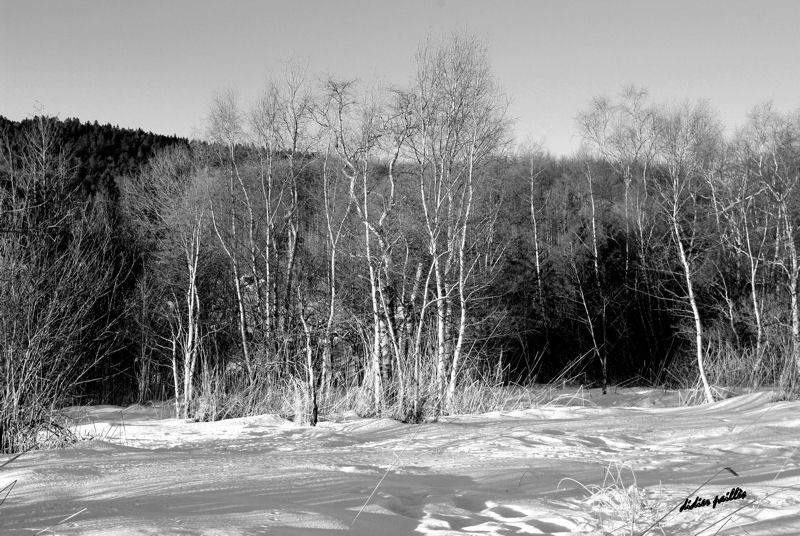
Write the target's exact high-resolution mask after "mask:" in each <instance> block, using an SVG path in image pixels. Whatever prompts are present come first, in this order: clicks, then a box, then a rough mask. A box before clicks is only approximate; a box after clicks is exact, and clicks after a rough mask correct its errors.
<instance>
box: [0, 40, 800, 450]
mask: <svg viewBox="0 0 800 536" xmlns="http://www.w3.org/2000/svg"><path fill="white" fill-rule="evenodd" d="M507 105H508V100H507V97H506V96H505V95H504V94H503V92H502V89H501V88H500V86H499V84H498V82H497V81H496V80H495V78H494V76H493V74H492V71H491V67H490V65H489V61H488V56H487V51H486V48H485V47H484V46H483V45H482V44H481V43H480V42H479V41H477V40H476V39H474V38H472V37H469V36H464V35H456V36H451V37H450V38H448V39H445V40H442V41H441V42H432V41H431V42H426V43H425V44H423V46H421V47H420V50H419V52H418V54H417V56H416V58H415V70H414V76H413V77H412V79H411V80H410V81H409V83H408V84H407V85H405V86H404V87H396V88H389V89H374V88H371V87H369V86H368V85H366V84H363V83H359V82H357V81H352V80H339V79H336V78H332V77H329V78H326V79H323V80H317V79H314V78H313V77H311V76H310V75H309V74H308V73H306V72H305V71H303V70H302V69H299V68H297V67H290V68H287V70H286V72H285V73H283V75H282V76H279V77H276V78H275V79H274V80H273V81H272V82H270V83H269V84H268V85H267V87H266V88H265V90H264V91H263V95H262V97H261V98H260V99H259V100H258V101H257V102H256V103H254V104H252V105H251V106H244V105H243V104H242V103H241V102H240V101H239V99H238V98H237V96H236V93H235V92H233V91H227V92H222V93H220V94H219V95H218V96H217V97H216V98H215V99H214V101H213V102H212V103H211V106H210V109H209V113H208V117H207V118H206V127H207V135H206V139H205V140H204V141H203V142H202V143H201V142H192V143H188V142H184V141H182V140H177V139H171V140H169V141H170V143H167V145H169V147H167V148H163V149H161V150H159V151H157V152H154V154H153V156H152V157H150V158H148V159H147V161H146V163H145V164H143V165H141V166H140V165H139V164H136V165H134V164H131V163H129V162H135V161H138V160H139V157H140V156H141V157H144V156H145V155H146V156H148V157H149V156H150V153H149V150H144V149H141V148H139V147H137V146H136V144H135V143H133V144H129V145H128V146H127V147H128V148H127V149H126V150H125V151H122V152H121V153H115V154H116V155H117V156H118V157H120V158H121V159H122V160H123V161H125V162H126V163H125V164H124V166H127V167H125V168H124V170H123V168H122V167H119V166H118V167H116V168H114V170H112V171H108V172H107V173H106V172H105V171H103V172H100V175H99V176H101V177H102V176H106V177H108V176H111V175H113V176H114V178H115V180H114V181H113V183H114V185H115V187H114V188H113V189H110V188H102V189H98V188H82V189H81V188H78V189H76V188H75V184H76V181H78V179H79V177H81V175H80V173H81V172H80V171H79V170H80V169H85V168H86V166H85V161H88V159H91V155H90V156H88V157H87V156H80V157H77V158H76V157H75V153H74V152H72V153H70V151H69V143H64V142H63V141H62V138H60V137H59V136H56V135H55V133H54V130H58V128H60V127H58V126H57V125H60V123H59V122H57V121H54V120H50V119H46V118H38V119H36V120H33V121H30V122H29V124H28V125H26V127H25V128H24V129H22V130H21V131H20V132H24V136H21V137H17V138H15V139H16V140H17V141H14V142H11V141H9V139H8V136H5V137H4V144H3V151H2V161H0V180H1V181H2V184H3V188H2V190H0V192H2V193H1V194H0V195H2V198H0V206H1V207H2V210H3V212H2V224H1V225H2V227H3V229H2V233H0V240H2V241H3V242H2V244H3V245H2V249H0V255H2V257H0V258H2V266H3V269H2V272H3V274H4V277H3V279H2V283H0V284H2V285H3V295H4V296H8V298H7V299H5V300H4V302H3V304H2V305H0V308H2V325H1V326H0V330H2V333H1V334H0V336H1V337H2V339H1V340H2V344H3V367H4V375H3V377H4V385H3V387H4V394H3V396H4V408H8V409H4V411H3V415H2V422H1V423H0V439H1V440H2V447H3V448H4V449H7V450H9V449H13V448H19V447H20V439H19V438H20V437H23V436H30V431H31V430H32V429H35V428H36V427H37V426H41V425H42V423H44V422H47V417H48V415H50V413H49V411H50V410H51V409H52V408H53V407H55V406H58V405H59V404H64V403H68V402H70V401H72V400H83V401H86V400H92V401H97V402H110V401H116V402H121V401H133V400H137V401H139V402H144V401H146V400H149V399H153V398H172V397H174V398H175V400H176V414H177V415H178V416H179V417H183V418H186V417H192V418H199V419H211V418H221V417H224V416H230V415H243V414H252V413H254V412H257V411H263V410H264V409H265V408H284V409H285V410H286V411H287V412H289V413H291V414H292V415H293V416H294V417H295V418H296V419H299V420H302V421H305V422H309V423H311V424H314V423H315V422H316V421H317V419H318V418H319V416H320V414H323V415H324V414H327V413H330V412H331V411H333V410H334V409H335V408H336V407H339V405H341V404H350V407H353V408H355V409H356V410H357V411H359V412H360V413H362V414H386V415H391V416H393V417H395V418H398V419H402V420H405V421H411V422H419V421H422V420H426V419H431V418H436V417H438V416H439V415H442V414H447V413H453V412H457V411H458V410H459V400H460V398H459V397H460V396H463V395H464V393H465V392H466V391H468V390H470V389H471V388H473V387H474V386H475V385H479V384H481V385H485V384H491V385H508V384H516V383H533V382H550V381H554V380H556V379H565V380H566V379H568V380H576V381H582V382H584V383H587V384H595V385H598V386H601V387H602V388H603V391H604V392H605V391H606V389H607V386H608V385H609V384H620V383H625V382H637V383H648V384H659V385H678V386H683V387H696V388H697V392H698V393H700V398H701V399H702V400H704V401H712V400H714V399H715V398H717V397H719V396H723V395H724V392H723V391H722V388H724V387H731V386H742V385H746V386H748V387H754V386H758V385H761V384H774V385H779V386H780V387H781V388H783V389H784V390H787V391H793V390H794V389H795V386H796V384H797V383H796V379H797V370H798V368H797V367H798V365H800V313H799V310H798V307H799V306H800V304H798V292H799V290H798V278H799V276H800V259H798V254H797V240H798V231H797V229H796V228H797V226H798V219H797V218H798V210H800V198H798V187H797V183H798V178H800V115H798V113H797V112H792V113H782V112H779V111H776V110H775V109H774V108H773V107H772V106H770V105H761V106H759V107H757V108H755V109H754V110H753V112H752V113H751V114H750V116H749V119H748V121H747V123H746V124H745V125H744V126H742V127H741V128H739V129H738V130H737V131H736V132H735V133H733V134H732V135H726V134H725V132H724V129H723V127H722V125H721V123H720V121H719V120H718V119H717V117H716V115H715V113H714V111H713V109H712V108H711V107H710V105H708V104H707V103H702V102H701V103H684V104H679V105H662V104H659V103H653V102H651V100H650V99H649V98H648V96H647V93H646V91H644V90H642V89H637V88H633V87H630V88H625V89H624V90H623V91H622V92H621V93H620V94H619V95H618V96H616V97H615V98H613V99H608V98H597V99H595V100H594V101H593V102H591V103H589V104H588V105H587V108H586V110H584V111H582V112H581V113H580V114H579V115H578V119H577V124H576V128H577V129H578V131H579V133H580V135H581V137H582V139H583V140H584V142H585V143H584V148H583V150H582V151H581V152H580V153H578V154H577V155H574V156H571V157H567V158H555V157H552V156H550V155H549V154H548V153H547V152H546V151H545V150H544V148H543V147H541V146H538V145H536V144H530V143H528V144H527V145H525V144H523V145H518V146H515V145H514V143H513V140H512V139H511V130H510V127H511V121H510V119H509V117H508V114H507ZM104 137H105V135H104ZM110 137H112V138H113V137H114V136H113V133H111V136H110ZM117 139H118V138H117ZM153 146H154V144H153V143H150V144H148V147H150V148H151V149H152V148H153ZM134 152H135V156H136V158H134V159H133V160H132V161H129V160H126V158H128V157H122V156H120V155H122V154H125V155H131V154H134ZM98 156H99V155H98ZM98 156H95V160H94V161H95V162H96V161H97V158H98ZM106 158H109V156H107V157H106ZM110 158H112V159H113V158H114V156H113V155H112V156H110ZM82 165H83V166H84V167H83V168H82V167H81V166H82ZM104 173H105V175H104ZM109 174H111V175H109ZM93 176H94V175H93ZM77 183H80V181H78V182H77ZM76 397H78V398H76ZM348 397H349V398H348ZM287 401H288V402H287ZM268 403H269V404H273V405H272V406H270V405H268ZM286 408H288V409H286Z"/></svg>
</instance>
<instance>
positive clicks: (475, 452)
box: [0, 389, 800, 536]
mask: <svg viewBox="0 0 800 536" xmlns="http://www.w3.org/2000/svg"><path fill="white" fill-rule="evenodd" d="M674 398H675V397H673V396H670V395H669V393H667V394H665V393H664V391H658V390H643V389H620V390H619V391H618V392H616V393H609V394H608V395H606V396H603V395H601V394H600V393H599V392H598V391H595V390H591V391H589V392H588V396H587V397H586V398H585V399H584V400H585V402H584V405H583V406H582V407H581V406H575V405H564V406H559V405H555V404H549V405H547V406H544V407H540V408H536V409H530V410H524V411H513V412H504V413H500V412H495V413H490V414H484V415H478V416H455V417H446V418H442V419H441V420H440V421H439V422H436V423H428V424H422V425H413V424H403V423H399V422H395V421H392V420H389V419H362V418H358V417H357V416H355V415H344V416H341V418H339V419H337V420H336V421H335V422H322V423H320V424H319V425H318V426H317V427H315V428H309V427H299V426H295V425H294V424H293V423H291V422H289V421H286V420H284V419H281V418H279V417H276V416H271V415H264V416H258V417H249V418H241V419H231V420H224V421H218V422H210V423H202V422H189V421H183V420H178V419H174V418H171V417H170V415H169V409H168V408H167V407H156V406H148V407H142V406H131V407H128V408H120V407H111V406H92V407H80V408H70V409H69V411H68V413H69V414H70V415H71V416H72V417H73V418H75V419H77V421H76V422H78V423H80V424H77V425H76V427H75V429H74V431H75V433H76V434H78V435H79V436H83V437H92V438H94V439H91V440H87V441H82V442H79V443H77V444H76V445H75V446H72V447H69V448H66V449H58V450H49V451H36V452H30V453H27V454H25V455H23V456H21V457H20V458H19V459H17V460H15V461H14V462H12V463H10V464H9V465H7V466H6V467H5V468H3V469H2V470H0V488H2V487H4V486H6V485H8V484H9V483H11V482H13V481H15V480H16V485H15V487H14V488H13V489H12V491H11V493H10V494H9V496H8V498H7V500H6V501H5V503H4V504H2V505H1V506H0V534H2V535H4V536H5V535H9V536H13V535H22V534H24V535H32V534H36V533H38V532H39V531H43V532H41V534H50V535H53V534H57V535H78V534H80V535H84V534H85V535H106V534H112V535H113V534H120V535H250V534H252V535H255V534H277V535H306V534H307V535H316V534H353V535H406V534H424V535H435V536H447V535H467V534H469V535H490V534H494V535H512V534H523V535H524V534H557V535H567V534H598V535H599V534H625V535H628V534H640V533H641V532H642V531H643V530H644V529H646V528H647V526H648V525H649V524H650V523H651V522H655V521H658V520H659V518H661V520H660V522H659V524H658V525H657V526H655V527H653V528H652V529H650V531H649V532H648V534H654V535H661V534H666V535H673V534H678V535H680V534H703V535H709V536H710V535H713V534H717V533H718V534H748V535H751V536H754V535H770V536H774V535H783V534H786V535H797V534H800V467H798V460H800V452H798V447H800V402H785V401H784V402H774V401H773V400H774V399H775V397H774V395H773V394H771V393H769V392H757V393H752V394H747V395H742V396H738V397H734V398H730V399H727V400H723V401H720V402H717V403H715V404H710V405H704V406H695V407H664V406H668V405H670V404H669V401H671V400H674ZM562 401H565V402H566V401H572V404H574V403H575V399H574V398H573V397H563V398H562ZM5 459H7V457H6V458H4V459H2V460H0V463H2V461H5ZM726 467H727V468H729V469H731V470H732V471H729V470H728V469H725V468H726ZM734 472H735V473H736V475H738V476H736V475H734V474H733V473H734ZM709 479H710V480H709ZM701 486H702V487H701ZM697 488H700V489H699V490H698V489H697ZM733 488H739V489H740V490H741V491H742V492H744V493H745V494H746V497H743V498H737V499H735V500H731V501H728V502H724V503H721V504H718V505H717V506H716V507H714V508H712V507H711V506H707V507H698V508H694V509H692V510H686V511H680V509H679V507H680V506H681V505H682V504H683V503H684V500H685V499H687V498H689V499H691V500H693V499H694V497H697V496H700V497H702V498H707V499H709V500H713V499H714V497H715V496H722V495H723V494H725V493H728V492H729V491H730V490H731V489H733ZM740 495H741V494H740ZM620 505H627V506H620ZM76 513H77V515H75V516H74V517H72V518H71V519H69V520H68V521H66V522H63V523H60V522H61V521H62V520H63V519H65V518H67V517H69V516H71V515H73V514H76ZM631 517H634V518H635V520H636V525H635V530H632V529H631ZM45 529H49V530H45ZM720 529H721V530H720Z"/></svg>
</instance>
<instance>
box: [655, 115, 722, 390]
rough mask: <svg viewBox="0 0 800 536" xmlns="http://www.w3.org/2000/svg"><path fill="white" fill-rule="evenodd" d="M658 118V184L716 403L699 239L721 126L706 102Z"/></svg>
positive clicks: (704, 379) (699, 350) (696, 341)
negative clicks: (706, 181)
mask: <svg viewBox="0 0 800 536" xmlns="http://www.w3.org/2000/svg"><path fill="white" fill-rule="evenodd" d="M656 121H657V126H656V129H657V130H656V136H657V138H656V143H657V153H656V158H657V163H658V164H659V165H660V166H663V168H664V170H665V172H666V178H665V180H663V181H657V182H656V184H657V185H658V186H657V187H658V191H659V194H660V196H661V203H662V207H663V211H662V213H663V214H664V216H665V217H666V220H667V223H668V225H669V228H670V230H671V234H672V241H673V244H674V246H675V253H676V255H677V258H678V261H679V264H680V267H681V271H682V278H683V281H684V284H685V292H686V295H685V300H686V304H687V305H688V307H689V309H690V312H691V313H690V314H691V318H692V322H693V328H694V346H695V355H696V361H697V369H698V372H699V375H700V380H701V382H702V386H703V392H704V394H705V398H706V402H709V403H711V402H713V401H714V395H713V393H712V392H711V387H710V385H709V383H708V378H707V376H706V371H705V363H704V346H703V319H702V318H701V316H700V309H699V307H698V301H697V294H696V289H695V287H696V281H695V276H696V266H695V261H696V257H695V256H696V254H697V252H702V250H703V248H702V246H701V245H700V244H698V242H699V241H700V240H701V237H702V229H701V226H702V225H703V223H702V213H703V211H704V210H706V211H707V210H708V207H707V206H706V207H703V201H702V199H701V194H702V182H703V176H704V175H703V174H704V173H705V172H708V167H709V166H712V165H713V159H714V158H715V156H716V155H717V154H718V151H719V144H720V142H721V128H720V126H719V124H718V122H717V121H716V120H715V119H714V117H713V114H712V112H711V111H710V109H709V108H708V107H707V106H705V105H702V104H698V105H694V106H690V105H688V104H687V105H683V106H681V107H678V108H677V109H674V110H668V109H665V110H663V111H661V113H660V114H659V116H658V117H657V120H656Z"/></svg>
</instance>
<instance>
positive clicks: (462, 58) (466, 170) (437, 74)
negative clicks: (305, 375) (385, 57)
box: [406, 35, 507, 411]
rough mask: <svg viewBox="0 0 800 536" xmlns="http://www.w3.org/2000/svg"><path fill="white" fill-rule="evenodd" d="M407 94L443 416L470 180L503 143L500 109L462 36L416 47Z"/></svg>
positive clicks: (464, 296)
mask: <svg viewBox="0 0 800 536" xmlns="http://www.w3.org/2000/svg"><path fill="white" fill-rule="evenodd" d="M409 93H410V95H409V98H408V99H406V101H407V103H408V106H409V107H410V111H409V114H410V116H411V117H412V118H413V120H412V122H413V124H414V127H415V130H414V135H413V136H412V137H411V138H410V140H409V142H410V154H411V157H412V158H413V160H414V161H415V166H416V168H417V171H416V179H417V181H418V184H419V192H420V199H421V204H422V209H423V217H424V222H425V228H426V232H427V235H428V254H429V257H430V262H431V265H432V273H433V284H434V295H435V298H434V299H435V304H436V358H435V361H436V373H435V383H436V387H435V389H436V393H437V398H438V399H439V402H438V404H439V407H440V408H442V407H443V408H444V409H445V411H447V410H449V406H450V402H451V400H452V398H453V394H454V392H455V387H456V383H457V380H458V372H459V366H460V365H461V361H462V358H463V352H464V341H465V336H466V330H467V321H468V307H469V305H468V303H469V298H470V295H469V290H468V288H467V286H468V280H469V277H470V273H471V271H472V267H473V262H472V259H469V258H468V253H467V250H468V245H469V237H470V231H469V223H470V216H471V212H472V206H473V199H474V192H475V178H476V174H477V172H478V170H479V168H480V166H481V165H482V164H483V163H484V162H485V161H486V160H487V159H488V158H489V157H490V156H491V155H492V154H493V153H494V152H495V151H496V150H497V149H499V148H500V147H501V145H502V144H503V142H504V139H505V138H504V136H505V131H506V127H507V122H506V118H505V111H506V106H505V101H504V98H503V96H502V94H501V92H500V91H499V89H498V87H497V85H496V83H495V81H494V78H493V75H492V72H491V69H490V67H489V62H488V53H487V50H486V48H485V47H484V46H483V45H482V44H481V43H479V42H478V41H477V40H476V39H475V38H474V37H471V36H465V35H453V36H451V38H450V39H449V40H447V41H445V42H443V43H441V44H440V45H437V46H434V45H432V44H431V43H430V42H428V43H426V44H425V45H423V47H422V48H421V49H420V50H419V52H418V54H417V71H416V77H415V80H414V83H413V86H412V88H411V90H410V92H409ZM456 315H457V319H456V318H455V317H456ZM448 373H449V379H448Z"/></svg>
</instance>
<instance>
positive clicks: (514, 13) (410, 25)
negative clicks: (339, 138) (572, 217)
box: [0, 0, 800, 154]
mask: <svg viewBox="0 0 800 536" xmlns="http://www.w3.org/2000/svg"><path fill="white" fill-rule="evenodd" d="M799 27H800V1H797V0H762V1H742V0H705V1H703V0H691V1H687V0H679V1H675V0H669V1H666V0H663V1H658V2H656V1H647V0H638V1H634V0H613V1H599V0H595V1H589V0H560V1H555V0H553V1H541V0H528V1H522V0H520V1H506V2H489V1H483V0H481V1H478V0H472V1H458V2H456V1H454V0H439V1H438V2H436V1H434V2H422V1H401V0H392V1H382V0H379V1H370V2H367V1H363V2H358V1H353V0H336V1H321V0H313V1H312V0H300V1H293V2H290V1H282V2H267V1H254V0H251V1H221V0H214V1H212V0H191V1H189V0H144V1H143V0H127V1H118V0H61V1H41V0H19V1H15V0H0V115H6V116H8V117H10V118H12V119H21V118H23V117H26V116H29V115H32V114H33V113H34V111H35V108H36V106H37V103H38V104H41V106H43V107H44V111H45V113H47V114H49V115H58V116H59V117H61V118H67V117H78V118H80V119H82V120H98V121H100V122H101V123H106V122H109V123H112V124H119V125H120V126H125V127H134V128H138V127H141V128H143V129H145V130H152V131H155V132H159V133H164V134H172V133H176V134H178V135H181V136H191V135H192V134H193V133H195V132H198V131H199V130H200V128H201V127H202V124H203V120H204V117H205V115H206V112H207V109H208V106H209V103H210V101H211V97H212V95H213V94H214V93H215V92H216V91H218V90H223V89H228V88H234V89H236V90H238V91H239V93H240V95H241V97H242V100H243V102H244V103H248V102H249V101H252V100H254V99H255V97H256V96H257V95H258V94H259V93H260V91H261V90H262V89H263V87H264V85H265V81H266V80H267V79H268V78H269V77H270V76H271V74H272V75H277V74H278V73H279V72H280V71H281V70H282V69H283V63H284V62H285V61H286V60H288V59H294V60H300V61H304V62H305V61H307V62H308V63H309V70H310V73H311V74H312V75H314V76H317V75H318V76H323V75H325V74H332V75H335V76H337V77H341V78H354V77H357V78H360V79H362V80H364V81H368V82H377V83H385V84H393V85H404V84H405V83H407V81H409V80H410V77H411V72H412V66H413V57H414V52H415V50H416V49H417V47H418V45H419V43H420V42H421V41H422V40H423V39H424V38H425V37H426V36H427V35H433V36H434V37H438V36H440V35H442V34H446V33H447V32H450V31H453V30H456V31H458V30H464V29H466V30H468V31H470V32H472V33H475V34H476V35H477V36H478V37H480V38H481V39H482V40H483V41H484V42H486V43H487V44H488V45H489V47H490V56H491V59H492V65H493V67H494V70H495V74H496V76H497V79H498V81H499V82H500V84H501V85H502V86H503V88H504V89H505V91H506V92H507V93H508V95H509V96H510V97H511V98H512V105H511V109H510V112H511V115H512V116H513V117H515V118H516V126H515V129H516V133H517V135H518V137H519V138H520V139H523V138H525V137H526V136H527V135H529V134H530V135H533V136H534V137H544V138H545V142H546V145H547V146H548V148H549V149H550V150H551V151H553V152H554V153H557V154H563V153H567V152H571V151H572V150H573V149H575V148H576V147H577V145H578V140H577V138H576V137H575V136H574V132H575V122H574V117H575V115H576V114H577V113H578V112H579V111H580V110H582V109H585V108H586V107H587V104H588V103H589V101H590V100H591V98H592V97H593V96H597V95H609V96H613V95H614V94H616V93H618V92H619V90H620V88H621V87H622V86H623V85H625V84H630V83H634V84H636V85H639V86H645V87H646V88H647V89H649V90H650V92H651V95H652V96H653V98H654V99H655V100H658V101H670V102H672V101H675V102H677V101H681V100H684V99H690V100H696V99H708V100H709V101H710V102H711V104H712V106H713V107H714V108H716V109H717V110H718V111H719V113H720V117H721V118H722V119H723V120H724V121H725V122H726V124H728V125H729V126H732V125H736V124H741V123H742V122H744V121H745V119H746V116H747V113H748V112H749V111H750V110H751V109H752V108H753V107H754V106H755V105H756V104H759V103H761V102H764V101H766V100H773V101H774V103H775V105H776V107H777V108H778V109H783V110H790V109H796V108H799V107H800V30H798V28H799Z"/></svg>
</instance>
